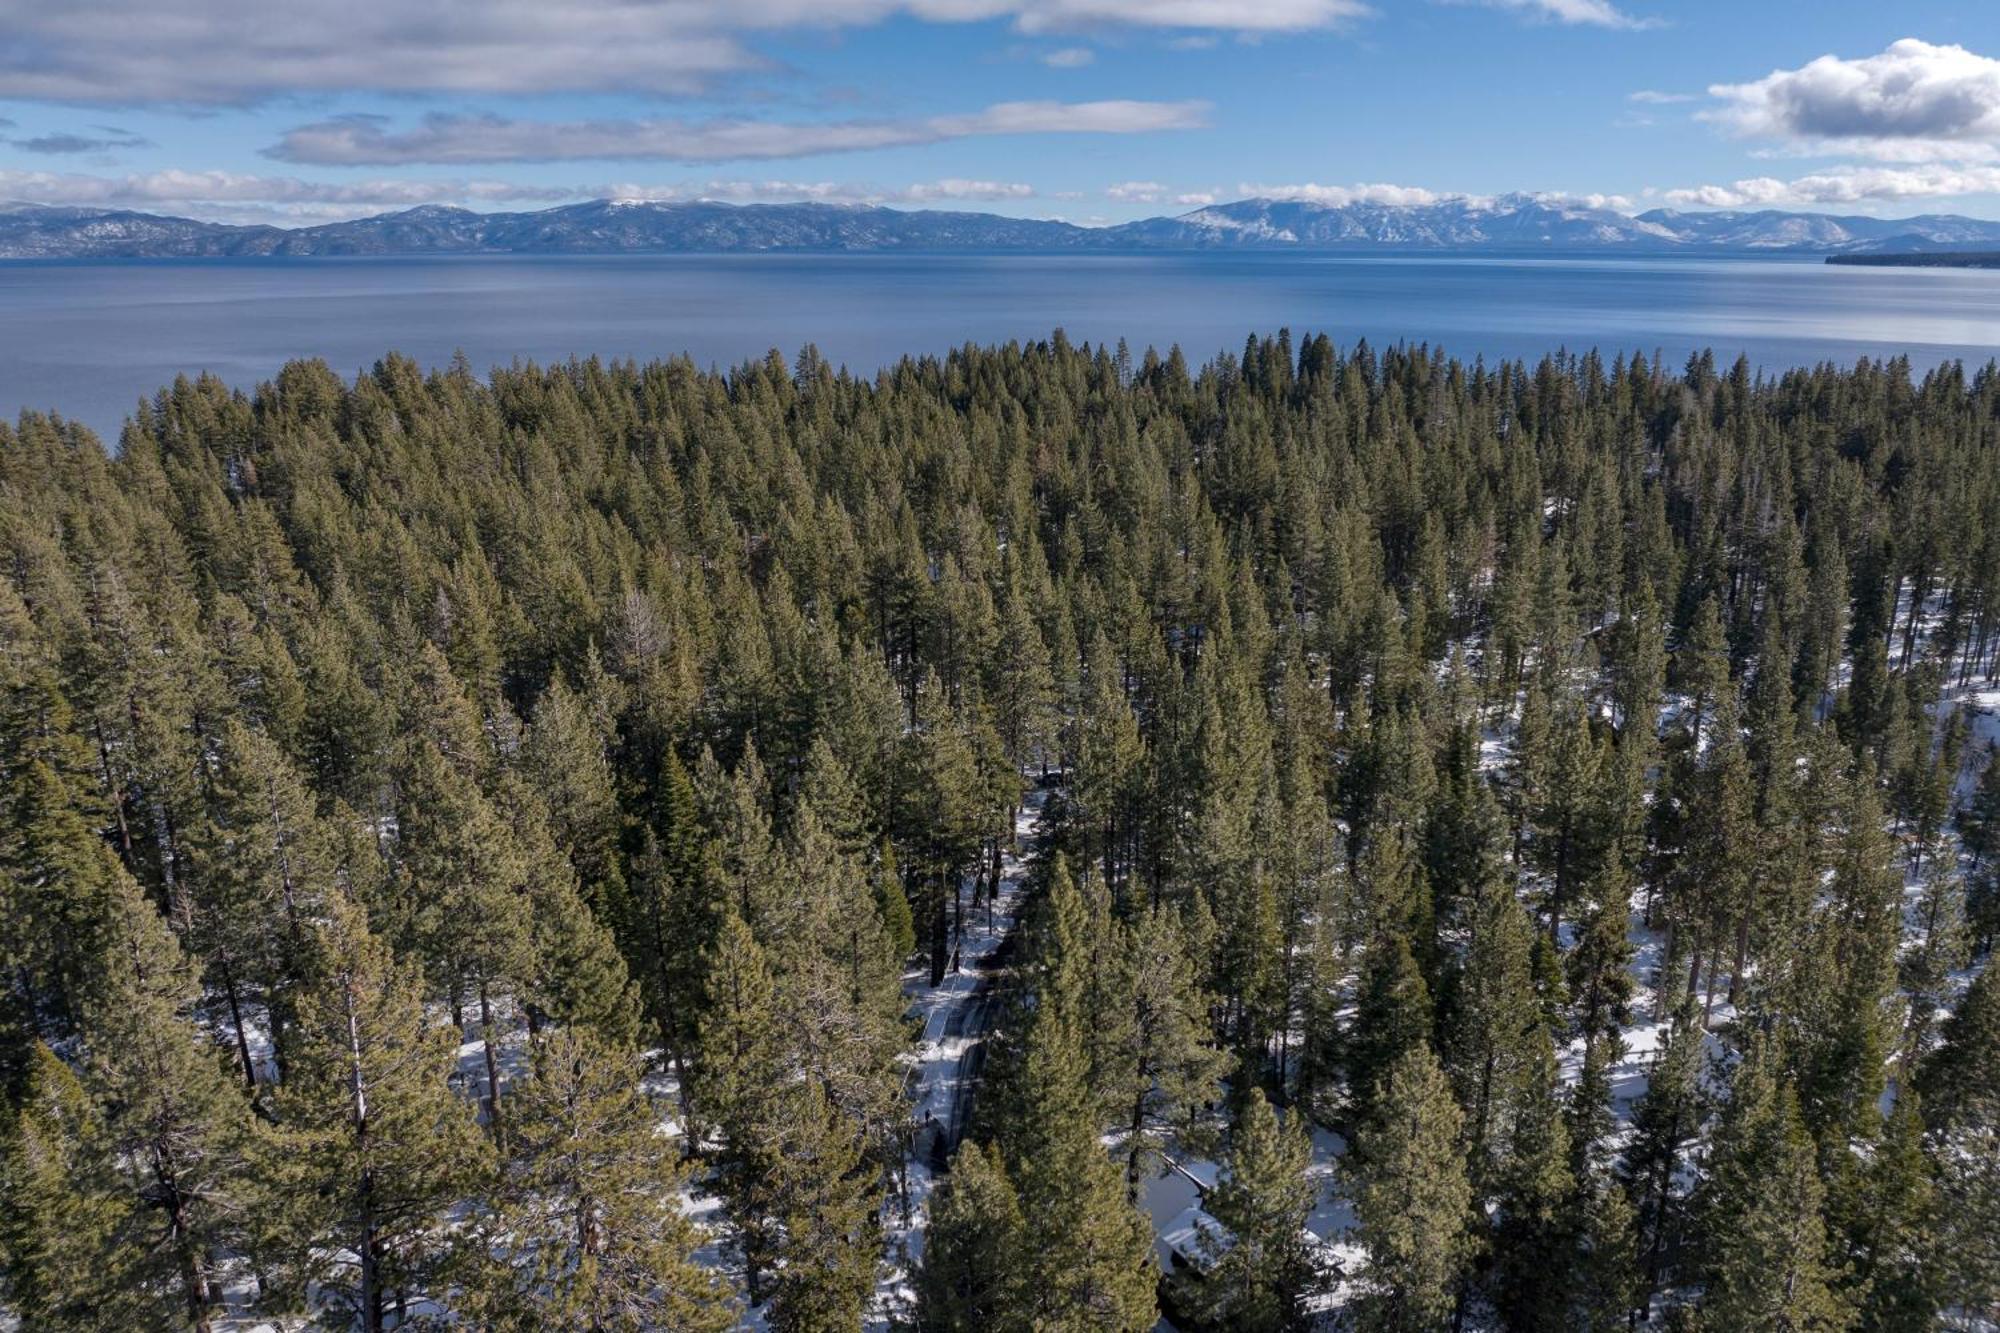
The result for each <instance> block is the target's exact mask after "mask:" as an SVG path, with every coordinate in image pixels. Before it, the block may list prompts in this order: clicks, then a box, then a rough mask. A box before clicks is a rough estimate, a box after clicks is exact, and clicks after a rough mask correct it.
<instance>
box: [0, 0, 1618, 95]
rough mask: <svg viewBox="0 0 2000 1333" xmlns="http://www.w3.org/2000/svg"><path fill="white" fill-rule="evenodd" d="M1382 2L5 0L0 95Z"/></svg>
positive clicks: (180, 87)
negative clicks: (910, 25)
mask: <svg viewBox="0 0 2000 1333" xmlns="http://www.w3.org/2000/svg"><path fill="white" fill-rule="evenodd" d="M1566 2H1570V3H1575V2H1579V0H1566ZM1368 12H1369V10H1368V7H1367V6H1366V5H1365V4H1363V3H1362V2H1361V0H1258V2H1257V3H1242V2H1241V0H727V2H726V3H725V0H645V2H643V3H640V2H635V0H565V2H564V3H563V4H561V5H555V4H550V3H548V0H480V3H478V4H477V5H476V6H473V5H467V4H425V3H412V2H411V0H346V3H342V4H338V5H329V4H326V3H323V0H175V2H174V3H172V4H159V3H157V2H156V0H93V2H92V3H90V4H75V3H49V2H48V0H0V32H4V33H6V34H7V40H5V41H0V97H6V98H22V99H33V100H41V101H53V102H75V103H97V104H107V105H136V104H145V103H170V104H182V105H242V104H248V103H254V102H261V101H265V100H268V99H270V98H273V97H281V96H289V95H296V94H301V93H305V94H310V93H332V92H376V93H452V94H503V95H524V94H536V93H578V92H582V93H605V92H613V93H615V92H625V93H664V94H680V93H689V92H693V91H697V90H699V89H701V88H703V87H706V86H708V85H710V84H712V83H713V82H714V81H715V80H716V79H718V78H720V77H722V76H725V75H728V74H733V73H739V72H742V71H746V70H753V69H759V68H763V67H765V66H766V65H767V62H766V60H765V59H764V57H762V56H761V55H759V54H758V52H757V51H756V49H755V48H754V46H753V45H752V44H751V43H752V41H753V40H754V39H755V38H756V37H757V36H759V35H763V34H770V33H776V32H781V31H786V30H797V29H822V30H841V29H847V28H855V27H864V26H871V25H874V24H879V23H881V22H884V21H885V20H888V19H892V18H896V17H899V16H907V17H912V18H916V19H919V20H923V21H928V22H935V23H968V22H979V21H994V20H1005V21H1009V22H1011V24H1012V26H1013V27H1014V28H1015V29H1016V30H1018V31H1020V32H1022V33H1027V34H1041V33H1058V32H1069V31H1079V30H1085V29H1091V28H1107V27H1127V28H1143V29H1153V30H1166V31H1174V30H1187V29H1206V30H1212V31H1220V32H1233V33H1242V34H1250V35H1255V34H1269V33H1284V32H1304V31H1309V30H1313V29H1323V28H1331V27H1336V26H1339V25H1341V24H1344V23H1347V22H1349V21H1350V20H1353V19H1357V18H1360V17H1362V16H1364V15H1366V14H1367V13H1368Z"/></svg>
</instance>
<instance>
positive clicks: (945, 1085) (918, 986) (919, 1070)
mask: <svg viewBox="0 0 2000 1333" xmlns="http://www.w3.org/2000/svg"><path fill="white" fill-rule="evenodd" d="M1047 797H1048V793H1047V792H1046V791H1044V790H1041V789H1039V788H1038V789H1036V790H1033V791H1031V792H1029V793H1028V795H1027V796H1026V797H1025V798H1024V799H1023V800H1022V803H1021V808H1020V809H1019V810H1018V811H1016V812H1015V816H1014V839H1013V844H1014V845H1013V846H1012V847H1010V848H1007V849H1006V853H1005V856H1004V857H1003V859H1002V861H1001V878H1000V891H999V893H998V895H997V896H996V898H995V900H994V902H993V904H992V906H991V908H990V909H989V908H988V907H987V906H986V905H985V904H980V905H977V906H973V905H970V904H968V906H967V907H966V909H965V930H964V934H963V935H962V937H961V938H960V942H959V949H958V958H957V966H956V968H955V969H954V970H953V971H950V972H947V973H946V974H945V978H944V981H943V983H942V984H940V985H937V986H932V985H931V984H930V974H929V971H928V970H927V967H924V968H919V969H917V970H914V971H912V972H910V973H908V974H906V975H905V977H904V981H903V988H904V991H905V992H906V993H907V994H908V995H909V996H910V997H911V1000H912V1004H911V1008H910V1012H911V1013H912V1014H913V1015H916V1016H918V1017H921V1018H922V1019H923V1024H924V1030H923V1038H922V1039H921V1040H920V1041H919V1042H918V1043H917V1045H916V1048H915V1050H914V1051H912V1052H911V1054H910V1055H909V1056H907V1057H906V1060H907V1061H908V1065H909V1075H908V1083H907V1086H908V1088H909V1090H910V1095H911V1103H912V1115H913V1117H914V1119H915V1121H916V1129H917V1132H916V1137H915V1140H914V1142H915V1149H914V1151H913V1152H912V1153H911V1154H910V1161H909V1163H908V1165H907V1167H906V1171H907V1185H906V1189H907V1191H908V1196H909V1197H908V1217H909V1221H908V1223H907V1224H906V1223H905V1222H904V1220H903V1219H904V1216H905V1212H904V1209H903V1207H902V1206H901V1205H900V1204H896V1203H893V1202H892V1203H891V1205H890V1206H889V1208H888V1209H887V1216H886V1217H885V1219H884V1222H885V1230H886V1231H887V1232H888V1237H887V1239H888V1251H889V1263H888V1265H887V1266H886V1267H885V1268H884V1270H883V1272H882V1275H881V1277H880V1278H879V1279H878V1280H877V1282H876V1287H875V1296H874V1299H873V1300H872V1301H871V1302H870V1308H869V1312H868V1318H867V1322H866V1325H865V1327H866V1328H867V1329H868V1330H869V1333H876V1331H877V1330H887V1329H888V1328H889V1327H890V1326H891V1325H892V1323H893V1322H894V1321H895V1320H896V1319H898V1318H899V1317H901V1316H905V1315H907V1314H908V1313H909V1312H910V1310H911V1308H912V1306H913V1303H914V1301H915V1299H916V1296H915V1291H914V1289H913V1288H912V1287H911V1285H910V1275H911V1273H912V1272H913V1271H914V1270H915V1268H916V1265H917V1263H918V1261H919V1260H920V1259H921V1258H922V1257H923V1247H924V1217H925V1214H924V1205H925V1202H926V1201H927V1200H928V1199H929V1198H930V1194H931V1190H932V1189H933V1188H934V1186H935V1185H936V1171H935V1169H934V1167H933V1166H932V1160H931V1158H932V1145H933V1144H934V1143H935V1142H936V1141H937V1139H938V1137H939V1135H940V1134H945V1135H955V1134H956V1132H957V1131H958V1130H959V1129H960V1128H962V1126H960V1125H958V1124H957V1123H956V1122H957V1120H958V1119H959V1118H961V1117H962V1116H963V1115H964V1113H965V1109H966V1102H965V1101H963V1100H961V1094H962V1092H963V1091H964V1090H965V1089H966V1088H967V1087H968V1086H969V1083H970V1081H971V1080H972V1078H974V1077H975V1076H976V1074H977V1072H978V1063H977V1061H978V1056H977V1054H976V1052H975V1048H976V1047H977V1046H978V1045H979V1043H980V1040H981V1038H982V1036H983V1033H984V1026H985V1020H986V1019H987V1015H986V1014H985V1012H984V1011H985V1009H986V1007H987V1006H988V1005H990V1004H991V1003H993V1002H994V1001H993V996H992V992H991V989H990V988H989V987H988V986H987V985H986V983H987V982H988V980H989V979H990V978H991V976H992V975H993V973H992V971H991V969H989V967H988V963H989V962H990V961H991V959H992V957H993V955H994V954H995V953H996V952H997V951H998V950H999V948H1000V945H1001V944H1002V942H1004V941H1005V940H1006V938H1007V936H1008V935H1009V934H1010V933H1011V932H1012V931H1013V929H1014V922H1015V918H1016V916H1017V914H1018V912H1019V910H1020V905H1021V889H1022V881H1023V878H1024V876H1025V874H1026V871H1027V863H1026V861H1025V859H1024V857H1025V856H1026V854H1027V851H1028V849H1029V848H1030V847H1031V846H1032V845H1033V839H1034V831H1035V822H1036V820H1037V819H1039V818H1040V816H1041V812H1042V805H1043V802H1044V801H1045V800H1046V799H1047Z"/></svg>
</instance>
